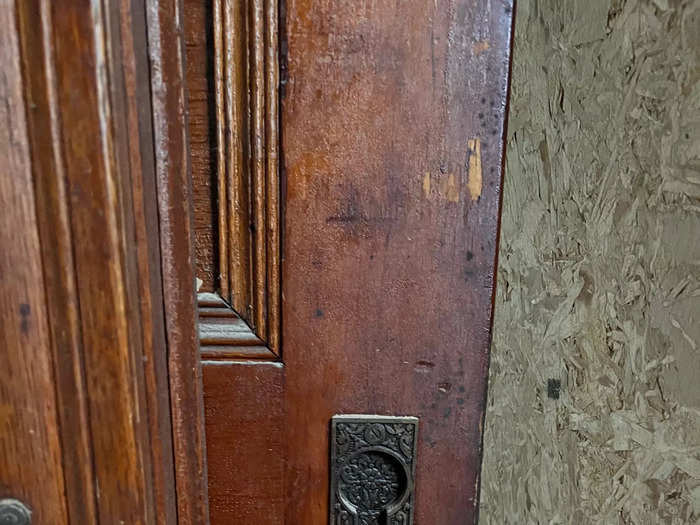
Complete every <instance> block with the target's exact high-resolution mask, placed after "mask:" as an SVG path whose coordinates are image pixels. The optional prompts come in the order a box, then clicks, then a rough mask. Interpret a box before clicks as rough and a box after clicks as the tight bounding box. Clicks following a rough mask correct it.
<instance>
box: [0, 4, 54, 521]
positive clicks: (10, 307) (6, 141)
mask: <svg viewBox="0 0 700 525" xmlns="http://www.w3.org/2000/svg"><path fill="white" fill-rule="evenodd" d="M15 7H16V6H15V3H14V2H3V3H2V4H0V27H2V28H3V29H2V31H0V71H1V73H0V173H1V174H2V176H0V224H1V225H2V226H1V227H0V356H2V371H0V496H1V497H14V498H17V499H20V500H22V501H23V502H24V503H25V504H26V505H27V506H28V507H29V508H31V509H32V511H33V512H34V520H35V523H67V519H68V516H67V508H66V502H65V496H64V494H65V487H64V477H63V469H62V466H61V460H62V458H61V450H60V436H59V432H58V423H57V418H58V414H57V400H56V395H55V390H54V386H53V369H52V357H51V346H50V337H51V334H50V330H49V326H48V312H47V308H46V304H45V295H44V289H43V286H44V282H43V274H42V263H41V250H40V246H39V233H38V224H37V220H36V202H35V199H34V189H33V185H32V172H31V163H30V147H29V142H28V130H27V121H26V115H25V105H24V99H23V87H22V75H21V69H20V47H19V39H18V32H17V26H16V20H17V13H16V11H15Z"/></svg>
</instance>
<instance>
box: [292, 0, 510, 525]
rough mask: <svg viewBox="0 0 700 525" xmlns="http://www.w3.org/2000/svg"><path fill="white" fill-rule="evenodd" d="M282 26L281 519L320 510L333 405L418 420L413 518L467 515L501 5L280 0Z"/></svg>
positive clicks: (474, 474)
mask: <svg viewBox="0 0 700 525" xmlns="http://www.w3.org/2000/svg"><path fill="white" fill-rule="evenodd" d="M489 6H491V7H490V8H489ZM285 22H286V31H287V38H288V40H287V47H288V80H287V83H286V86H285V92H286V96H285V98H284V100H283V106H282V107H283V111H282V127H283V129H282V132H283V137H284V142H283V149H284V152H285V161H284V165H285V172H286V177H287V179H286V181H285V183H286V187H287V194H286V200H285V243H284V266H283V290H284V302H283V318H284V332H283V341H284V347H283V354H282V355H283V357H284V361H285V371H286V374H285V399H286V403H285V406H286V424H285V427H286V430H287V439H288V441H287V458H286V465H287V469H286V513H285V519H286V521H285V522H286V523H325V521H326V520H327V519H328V503H327V502H328V445H329V444H328V432H327V425H328V421H329V419H330V417H331V416H332V415H333V414H335V413H342V412H350V413H378V414H399V415H415V416H418V417H420V418H421V423H420V424H421V441H420V443H419V449H418V464H417V465H418V472H417V478H418V485H417V488H416V495H417V502H416V505H417V506H416V522H417V523H436V524H438V523H439V524H441V525H442V524H464V523H475V520H476V506H477V480H478V472H479V465H480V457H481V450H480V446H481V419H482V415H483V410H484V396H485V390H486V369H487V364H488V349H489V330H490V322H491V309H492V294H493V287H494V266H495V256H496V238H497V231H498V210H499V199H500V179H501V170H502V160H503V137H504V118H505V113H504V112H505V107H506V94H507V86H508V63H509V53H510V39H511V16H510V14H509V13H507V12H505V11H504V10H503V6H502V5H501V4H498V3H496V4H493V5H492V4H490V3H487V2H484V1H472V0H458V1H457V2H442V1H439V2H437V3H431V2H425V3H420V2H404V3H395V2H375V3H363V2H342V3H339V2H329V1H320V2H316V1H315V2H311V1H309V0H289V1H288V2H287V4H286V21H285ZM483 42H486V44H484V43H483ZM487 65H488V66H490V68H491V72H490V73H489V74H484V70H485V67H486V66H487ZM480 101H481V102H480ZM479 113H482V114H489V115H492V114H493V115H494V116H493V117H491V118H489V122H488V128H487V129H482V126H480V125H479V119H478V117H477V115H478V114H479ZM493 131H496V133H495V135H496V138H495V139H491V138H490V137H491V134H492V133H493ZM487 134H488V135H489V140H486V139H487V137H486V135H487ZM470 140H479V141H480V148H481V149H480V159H479V160H480V163H481V164H480V168H481V173H480V174H481V176H482V177H483V184H481V185H480V186H479V194H478V195H471V194H470V190H468V188H467V182H468V180H469V177H470V176H473V174H470V173H469V172H468V167H469V166H470V165H473V164H472V163H473V162H474V161H475V159H472V161H471V162H470V161H469V158H468V150H469V147H468V141H470ZM465 159H466V166H465ZM491 168H493V170H492V169H491ZM426 174H429V175H428V176H427V180H428V181H429V183H430V184H429V185H428V183H427V182H426ZM492 183H493V185H491V184H492ZM426 190H429V191H426ZM480 244H483V245H484V249H483V250H480V249H479V246H480ZM467 260H468V261H469V272H470V273H471V277H470V278H469V280H465V278H464V277H465V274H464V272H463V270H462V269H463V267H464V266H463V264H464V263H463V262H464V261H467ZM319 267H322V268H323V270H322V271H319V270H318V268H319ZM318 304H322V305H323V311H324V314H325V315H324V317H325V319H328V320H332V322H318V321H317V320H314V312H315V311H316V305H318ZM460 357H461V358H463V361H461V360H460V359H459V358H460ZM462 362H463V363H464V364H462ZM454 385H460V388H462V387H461V385H464V390H465V392H464V393H460V391H459V390H460V389H458V388H455V386H454ZM459 399H461V400H462V401H461V402H460V401H459ZM447 473H449V482H446V481H445V475H446V474H447Z"/></svg>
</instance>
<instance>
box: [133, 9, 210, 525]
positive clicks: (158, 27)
mask: <svg viewBox="0 0 700 525" xmlns="http://www.w3.org/2000/svg"><path fill="white" fill-rule="evenodd" d="M146 8H147V9H146V12H147V23H148V50H149V58H150V62H151V86H150V87H151V96H152V106H153V114H152V119H153V137H154V141H155V148H154V153H155V161H156V173H155V176H156V191H157V196H158V197H157V202H158V214H159V233H160V250H161V258H160V262H161V270H162V276H163V299H164V311H165V327H166V333H167V344H168V369H169V374H170V393H171V395H170V401H171V414H172V415H171V417H172V426H173V445H174V454H175V480H176V485H177V508H178V523H186V524H193V525H194V524H206V523H208V522H209V517H208V515H209V510H208V501H207V468H206V459H205V457H206V451H205V450H206V445H205V438H204V405H203V398H202V382H201V378H202V375H201V374H202V369H201V363H200V360H199V355H198V354H199V352H198V348H199V347H198V337H197V325H196V323H197V313H196V299H195V281H194V279H195V278H194V266H193V263H194V261H193V255H192V254H193V234H192V222H191V220H192V208H191V193H190V190H191V179H190V165H189V154H188V136H187V116H186V95H185V70H184V67H185V66H184V59H185V49H184V45H185V42H184V39H183V23H184V20H183V17H184V16H185V13H184V11H183V6H182V2H180V1H179V0H147V2H146Z"/></svg>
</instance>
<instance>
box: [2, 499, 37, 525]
mask: <svg viewBox="0 0 700 525" xmlns="http://www.w3.org/2000/svg"><path fill="white" fill-rule="evenodd" d="M31 523H32V512H31V511H30V510H29V509H28V508H27V506H26V505H25V504H24V503H22V502H21V501H19V500H17V499H10V498H8V499H0V525H31Z"/></svg>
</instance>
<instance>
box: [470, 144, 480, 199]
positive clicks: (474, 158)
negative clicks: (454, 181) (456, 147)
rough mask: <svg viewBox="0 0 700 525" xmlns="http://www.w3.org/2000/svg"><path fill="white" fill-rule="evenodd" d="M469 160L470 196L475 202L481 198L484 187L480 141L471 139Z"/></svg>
mask: <svg viewBox="0 0 700 525" xmlns="http://www.w3.org/2000/svg"><path fill="white" fill-rule="evenodd" d="M467 148H468V158H469V181H468V182H467V188H468V189H469V195H470V196H471V199H472V200H473V201H475V200H478V199H479V197H481V188H482V186H483V177H482V174H481V141H480V140H479V139H470V140H469V141H468V142H467Z"/></svg>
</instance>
